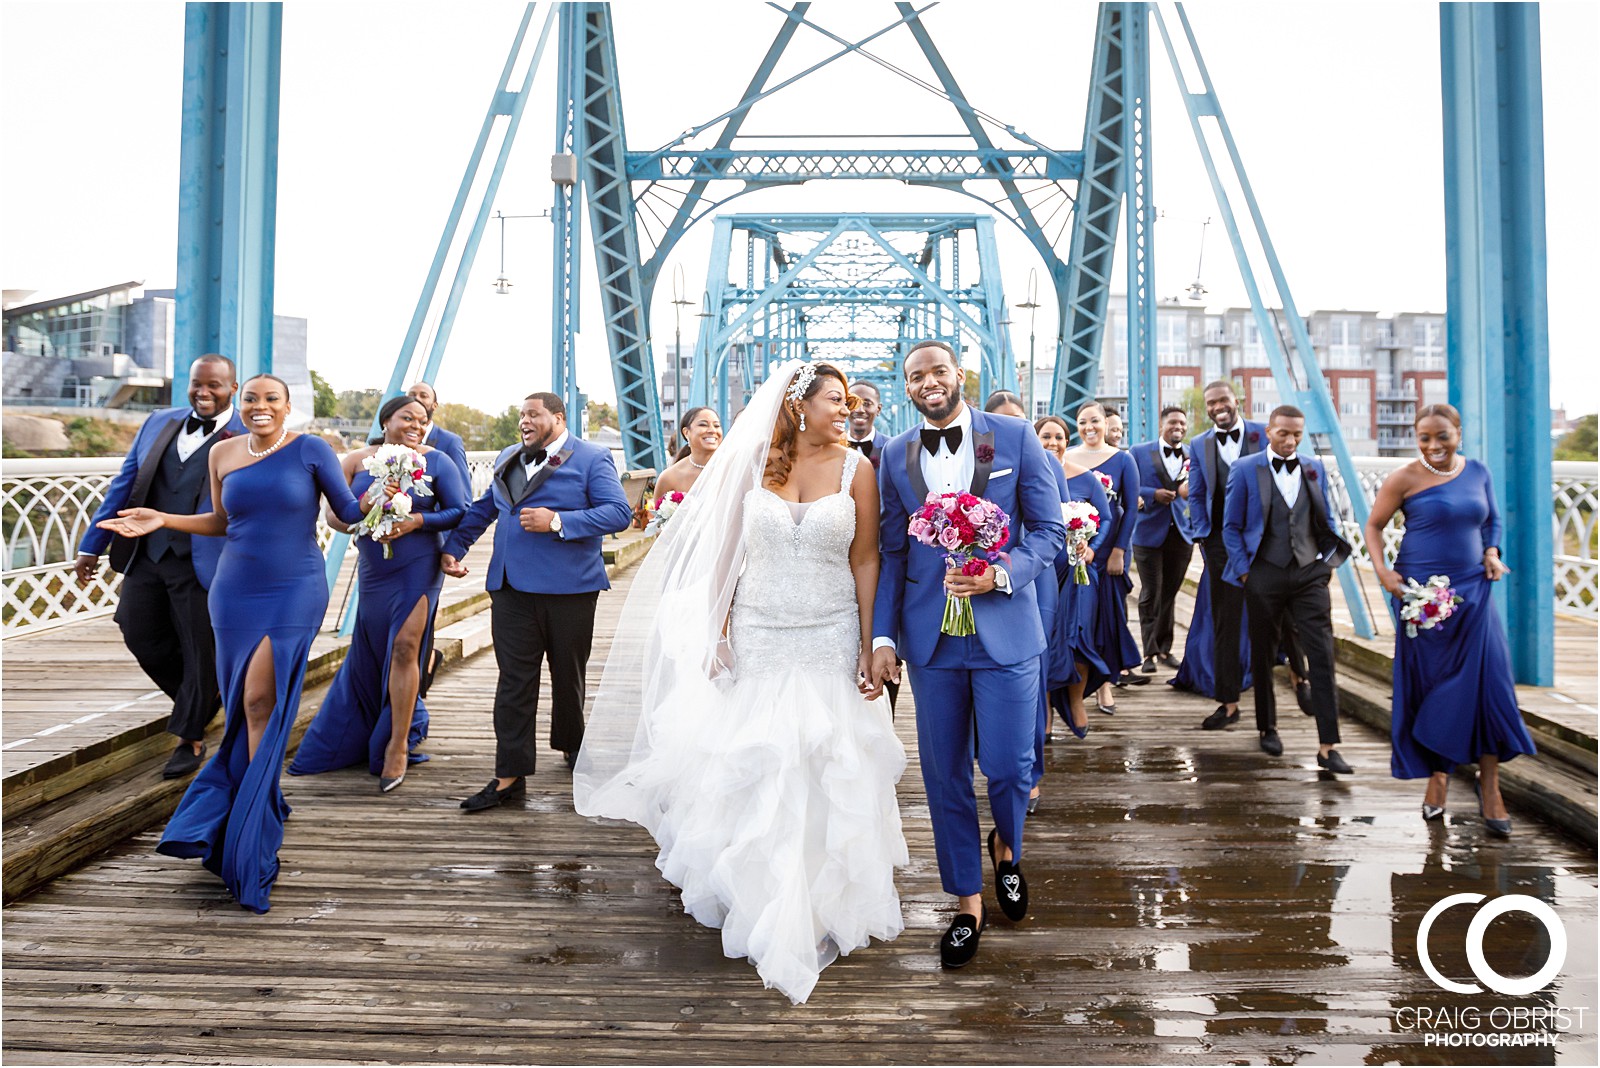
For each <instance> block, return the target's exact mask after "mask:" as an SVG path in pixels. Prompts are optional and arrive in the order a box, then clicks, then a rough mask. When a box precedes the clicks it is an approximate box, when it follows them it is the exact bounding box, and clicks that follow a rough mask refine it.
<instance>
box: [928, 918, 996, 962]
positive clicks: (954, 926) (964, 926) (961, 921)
mask: <svg viewBox="0 0 1600 1068" xmlns="http://www.w3.org/2000/svg"><path fill="white" fill-rule="evenodd" d="M979 908H980V909H981V910H982V911H981V914H980V915H977V916H972V915H968V914H967V913H965V912H963V913H960V914H959V915H957V916H956V918H955V919H953V920H951V921H950V926H949V927H947V928H945V932H944V937H943V938H941V939H939V963H940V964H942V965H944V966H945V967H946V968H962V967H965V966H966V965H967V964H970V963H971V962H972V958H973V957H976V956H977V955H978V938H979V936H980V935H982V934H983V928H984V925H985V924H986V923H987V922H988V920H989V907H988V906H987V905H980V906H979Z"/></svg>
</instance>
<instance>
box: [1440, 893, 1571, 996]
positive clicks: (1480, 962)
mask: <svg viewBox="0 0 1600 1068" xmlns="http://www.w3.org/2000/svg"><path fill="white" fill-rule="evenodd" d="M1483 899H1484V896H1483V895H1482V894H1451V895H1450V896H1449V897H1447V898H1444V899H1443V900H1441V901H1439V902H1437V903H1436V904H1435V905H1434V906H1433V908H1431V909H1429V910H1428V914H1427V915H1426V916H1424V917H1422V925H1421V926H1419V927H1418V928H1417V958H1418V959H1419V960H1420V961H1421V962H1422V970H1423V971H1425V972H1427V973H1428V978H1429V979H1432V980H1433V981H1434V982H1435V983H1437V984H1438V985H1439V986H1441V987H1443V988H1444V989H1445V990H1450V991H1453V992H1455V993H1457V994H1481V993H1483V987H1482V986H1477V985H1475V984H1473V983H1458V982H1455V981H1454V980H1451V979H1446V978H1445V977H1444V976H1443V975H1441V974H1440V973H1439V969H1438V968H1435V967H1434V966H1433V961H1432V959H1430V958H1429V956H1428V931H1429V930H1431V929H1432V927H1433V921H1434V920H1436V919H1438V918H1439V915H1440V913H1442V912H1444V910H1445V909H1448V908H1450V907H1451V906H1452V905H1462V904H1477V903H1478V902H1480V901H1482V900H1483ZM1507 912H1526V913H1527V914H1528V915H1530V916H1533V917H1535V918H1536V919H1538V921H1539V922H1540V923H1542V924H1544V928H1545V930H1546V931H1547V932H1549V934H1550V956H1549V957H1548V958H1547V959H1546V960H1545V962H1544V967H1543V968H1540V969H1539V970H1538V971H1537V972H1535V973H1534V974H1532V975H1530V976H1528V977H1527V978H1525V979H1510V978H1507V977H1506V976H1504V975H1501V974H1500V973H1499V972H1497V971H1495V970H1494V969H1493V968H1492V967H1490V966H1489V962H1488V961H1487V960H1485V959H1484V956H1483V935H1484V932H1485V931H1487V930H1488V929H1489V924H1491V923H1493V922H1494V920H1495V918H1496V917H1498V916H1501V915H1504V914H1505V913H1507ZM1566 960H1567V929H1566V927H1565V926H1564V925H1563V924H1562V922H1561V917H1560V916H1557V915H1556V910H1555V909H1553V908H1551V907H1550V906H1549V905H1546V904H1545V903H1544V902H1543V901H1540V900H1539V899H1538V898H1536V897H1529V896H1528V895H1526V894H1506V895H1505V896H1503V897H1497V898H1495V899H1494V901H1492V902H1490V903H1489V904H1487V905H1485V906H1484V907H1483V908H1481V909H1479V910H1478V914H1477V915H1476V916H1474V917H1473V918H1472V922H1471V923H1470V924H1468V925H1467V963H1468V964H1469V965H1470V966H1471V967H1472V974H1473V975H1475V976H1477V977H1478V981H1479V982H1481V983H1482V984H1483V986H1486V987H1488V988H1489V989H1490V990H1493V991H1495V992H1497V993H1500V994H1506V995H1509V996H1520V995H1522V994H1531V993H1533V992H1534V991H1535V990H1542V989H1543V988H1544V987H1546V986H1548V985H1549V984H1550V980H1552V979H1554V978H1555V977H1556V973H1557V972H1559V971H1560V970H1561V966H1562V965H1563V964H1565V963H1566Z"/></svg>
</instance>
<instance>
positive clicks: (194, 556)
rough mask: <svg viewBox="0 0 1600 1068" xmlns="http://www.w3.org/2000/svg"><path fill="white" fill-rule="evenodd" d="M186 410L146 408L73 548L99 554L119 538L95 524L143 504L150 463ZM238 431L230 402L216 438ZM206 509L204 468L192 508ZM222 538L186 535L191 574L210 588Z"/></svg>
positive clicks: (156, 462)
mask: <svg viewBox="0 0 1600 1068" xmlns="http://www.w3.org/2000/svg"><path fill="white" fill-rule="evenodd" d="M191 410H192V409H190V408H189V406H188V405H185V406H184V407H182V408H163V409H162V410H161V411H159V412H151V413H150V417H149V418H148V419H146V420H145V421H144V425H143V426H141V427H140V428H139V433H138V434H136V435H135V436H134V439H133V447H132V448H130V449H129V450H128V455H127V456H126V457H125V458H124V459H123V461H122V470H120V471H118V472H117V477H116V478H113V479H112V480H111V485H109V486H107V487H106V497H105V500H104V501H102V502H101V504H100V507H99V508H98V509H96V511H95V513H94V518H93V519H91V520H90V521H89V532H88V533H87V534H85V535H84V536H83V541H82V543H81V544H80V545H79V546H78V551H79V552H82V553H89V554H91V555H94V556H100V555H102V554H103V553H105V551H106V550H107V549H108V548H110V547H111V546H112V544H113V542H114V541H121V540H122V538H121V537H120V536H119V535H114V534H112V533H111V532H110V531H109V530H101V529H100V528H99V527H98V526H96V525H95V524H97V523H99V522H100V521H101V520H102V519H114V518H116V514H117V513H118V512H119V511H121V510H122V509H124V508H137V507H141V506H142V505H143V504H144V501H145V494H146V493H147V492H149V489H150V483H151V482H152V481H153V480H154V479H155V475H156V468H157V467H159V466H160V464H161V455H162V454H163V453H164V452H166V451H167V446H168V445H170V444H172V439H173V438H175V437H177V436H178V435H179V434H180V433H182V432H183V421H184V420H185V419H187V418H188V417H189V413H190V411H191ZM243 433H245V427H244V420H242V419H240V418H239V409H238V408H235V409H233V418H232V419H230V420H228V425H227V426H225V427H223V428H222V430H221V431H220V432H219V434H220V435H221V436H219V437H218V439H217V440H219V441H220V440H221V438H222V437H232V436H234V435H236V434H243ZM213 447H214V446H213ZM209 511H211V478H210V475H209V474H208V475H207V476H206V483H205V488H204V489H202V490H201V491H200V503H199V506H198V509H197V511H196V512H195V514H196V515H204V514H205V513H207V512H209ZM226 542H227V539H226V538H207V537H201V536H200V535H198V534H192V535H190V536H189V559H190V561H191V562H192V563H193V564H194V575H195V578H197V579H199V580H200V585H202V586H204V587H205V588H206V589H208V590H209V589H210V588H211V578H212V576H213V575H215V574H216V573H217V559H218V558H219V557H220V556H221V555H222V546H223V545H224V544H225V543H226ZM117 555H119V556H120V555H121V554H120V553H119V554H117Z"/></svg>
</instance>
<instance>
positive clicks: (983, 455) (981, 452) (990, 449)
mask: <svg viewBox="0 0 1600 1068" xmlns="http://www.w3.org/2000/svg"><path fill="white" fill-rule="evenodd" d="M977 457H978V462H979V463H980V464H986V463H990V462H991V461H993V460H994V446H993V445H979V446H978V448H977Z"/></svg>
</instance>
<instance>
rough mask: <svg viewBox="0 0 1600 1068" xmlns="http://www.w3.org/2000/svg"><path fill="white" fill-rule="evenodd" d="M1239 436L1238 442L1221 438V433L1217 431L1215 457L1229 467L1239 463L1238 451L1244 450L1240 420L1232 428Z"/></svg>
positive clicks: (1242, 425)
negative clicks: (1220, 458) (1218, 457)
mask: <svg viewBox="0 0 1600 1068" xmlns="http://www.w3.org/2000/svg"><path fill="white" fill-rule="evenodd" d="M1233 429H1234V430H1235V431H1236V432H1237V433H1238V435H1239V440H1238V441H1233V440H1230V439H1229V438H1225V437H1223V436H1222V433H1223V432H1222V431H1221V430H1220V429H1219V430H1218V431H1217V455H1218V456H1221V457H1222V458H1223V460H1224V461H1226V462H1227V464H1228V466H1229V467H1232V466H1233V465H1234V464H1236V463H1238V462H1239V450H1240V449H1242V448H1244V420H1242V419H1241V420H1240V421H1239V422H1238V423H1237V424H1235V425H1234V428H1233Z"/></svg>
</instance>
